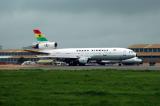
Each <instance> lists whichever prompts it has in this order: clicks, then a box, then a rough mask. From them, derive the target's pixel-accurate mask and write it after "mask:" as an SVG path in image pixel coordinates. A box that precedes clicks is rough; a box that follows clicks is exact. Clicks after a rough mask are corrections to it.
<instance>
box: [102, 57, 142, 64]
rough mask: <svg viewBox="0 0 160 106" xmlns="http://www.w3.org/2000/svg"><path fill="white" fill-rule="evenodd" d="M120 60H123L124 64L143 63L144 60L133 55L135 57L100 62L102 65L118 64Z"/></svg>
mask: <svg viewBox="0 0 160 106" xmlns="http://www.w3.org/2000/svg"><path fill="white" fill-rule="evenodd" d="M119 62H121V63H122V64H123V65H140V64H142V63H143V60H142V59H140V58H138V57H133V58H130V59H126V60H122V61H113V60H102V61H101V63H100V64H101V65H105V64H116V63H119Z"/></svg>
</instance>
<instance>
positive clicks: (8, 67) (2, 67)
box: [0, 65, 160, 71]
mask: <svg viewBox="0 0 160 106" xmlns="http://www.w3.org/2000/svg"><path fill="white" fill-rule="evenodd" d="M13 69H15V70H16V69H17V70H18V69H44V70H95V69H106V70H107V69H115V70H135V71H136V70H142V71H143V70H155V71H160V66H145V65H141V66H52V65H25V66H22V65H0V70H13Z"/></svg>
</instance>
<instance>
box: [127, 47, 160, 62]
mask: <svg viewBox="0 0 160 106" xmlns="http://www.w3.org/2000/svg"><path fill="white" fill-rule="evenodd" d="M128 48H129V49H132V50H133V51H135V52H136V53H137V56H138V57H139V58H141V59H142V60H143V63H155V64H156V63H160V44H135V45H131V46H129V47H128Z"/></svg>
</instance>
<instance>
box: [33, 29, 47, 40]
mask: <svg viewBox="0 0 160 106" xmlns="http://www.w3.org/2000/svg"><path fill="white" fill-rule="evenodd" d="M33 32H34V34H35V37H36V39H37V41H38V42H44V41H48V40H47V39H46V38H45V36H44V34H42V33H41V31H40V30H39V29H34V30H33Z"/></svg>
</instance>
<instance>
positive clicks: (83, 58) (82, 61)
mask: <svg viewBox="0 0 160 106" xmlns="http://www.w3.org/2000/svg"><path fill="white" fill-rule="evenodd" d="M78 61H79V63H81V64H86V63H88V58H86V57H82V58H79V60H78Z"/></svg>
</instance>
